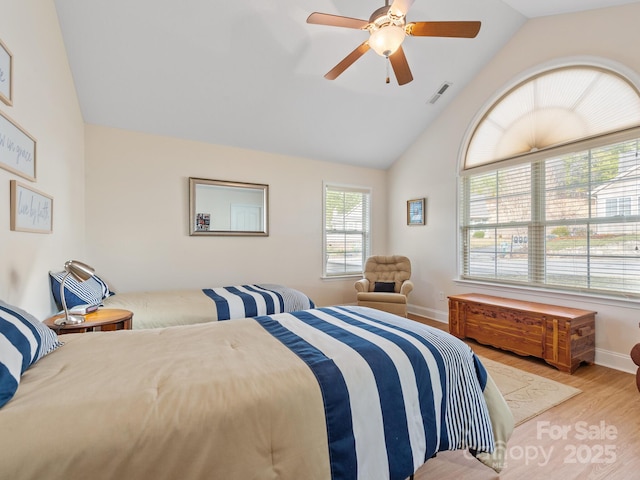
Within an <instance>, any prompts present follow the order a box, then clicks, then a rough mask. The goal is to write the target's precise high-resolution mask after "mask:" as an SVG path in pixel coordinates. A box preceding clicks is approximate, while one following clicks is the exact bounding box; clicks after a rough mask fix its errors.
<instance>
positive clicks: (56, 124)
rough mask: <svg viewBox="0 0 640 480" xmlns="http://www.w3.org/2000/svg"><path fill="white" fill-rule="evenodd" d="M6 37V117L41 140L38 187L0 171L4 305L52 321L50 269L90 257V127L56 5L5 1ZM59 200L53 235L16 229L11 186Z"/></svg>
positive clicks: (0, 23) (0, 13) (1, 28)
mask: <svg viewBox="0 0 640 480" xmlns="http://www.w3.org/2000/svg"><path fill="white" fill-rule="evenodd" d="M0 38H1V39H2V41H3V42H4V43H5V45H6V46H7V47H8V48H9V50H11V52H12V53H13V106H7V105H5V104H4V103H2V102H0V110H2V112H3V113H5V114H6V115H8V116H9V117H10V118H12V119H13V120H14V121H15V122H17V123H18V124H19V125H21V126H22V127H23V128H24V129H25V130H26V131H28V132H29V133H30V134H31V135H32V136H33V137H35V139H36V141H37V146H36V170H37V172H36V175H37V178H36V182H31V181H29V180H26V179H22V178H21V177H18V176H17V175H14V174H12V173H10V172H8V171H6V170H4V169H0V298H2V299H3V300H4V301H6V302H9V303H12V304H14V305H18V306H20V307H22V308H24V309H26V310H27V311H29V312H31V313H33V314H34V315H36V316H37V317H38V318H41V319H44V318H45V317H47V316H48V315H49V314H51V313H52V312H53V308H54V307H53V301H52V297H51V293H50V290H49V283H48V275H47V272H48V271H49V270H61V269H62V266H63V264H64V262H65V261H66V260H68V259H70V258H73V257H80V258H82V257H83V256H84V228H85V221H84V217H85V209H84V123H83V120H82V116H81V114H80V108H79V106H78V100H77V97H76V93H75V87H74V84H73V79H72V77H71V72H70V69H69V65H68V62H67V56H66V52H65V49H64V45H63V41H62V35H61V33H60V28H59V25H58V18H57V15H56V11H55V7H54V5H53V1H50V0H20V1H16V0H0ZM10 180H18V181H20V182H21V183H24V184H28V185H30V186H32V187H33V188H35V189H37V190H39V191H42V192H44V193H46V194H48V195H50V196H52V197H53V199H54V200H53V233H52V234H39V233H23V232H13V231H10V229H9V182H10Z"/></svg>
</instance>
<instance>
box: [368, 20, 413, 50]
mask: <svg viewBox="0 0 640 480" xmlns="http://www.w3.org/2000/svg"><path fill="white" fill-rule="evenodd" d="M405 35H406V33H405V31H404V28H402V27H398V26H396V25H387V26H384V27H381V28H380V29H378V30H375V31H373V32H371V36H370V37H369V46H370V47H371V48H372V49H373V50H374V51H375V52H376V53H377V54H378V55H381V56H383V57H388V56H390V55H393V54H394V53H395V51H396V50H398V47H400V45H402V42H403V41H404V37H405Z"/></svg>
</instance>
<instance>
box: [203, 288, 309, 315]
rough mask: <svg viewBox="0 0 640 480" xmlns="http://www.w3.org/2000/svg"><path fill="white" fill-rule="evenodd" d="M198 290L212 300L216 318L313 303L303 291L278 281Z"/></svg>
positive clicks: (292, 308) (288, 309)
mask: <svg viewBox="0 0 640 480" xmlns="http://www.w3.org/2000/svg"><path fill="white" fill-rule="evenodd" d="M202 291H203V292H204V294H205V295H206V296H208V297H209V298H210V299H211V300H213V301H214V302H215V304H216V311H217V313H218V315H217V317H218V320H229V319H231V318H244V317H256V316H258V315H273V314H274V313H282V312H295V311H297V310H305V309H307V308H314V306H315V305H314V303H313V301H312V300H311V299H310V298H308V297H307V296H306V295H304V294H302V293H301V292H299V291H298V290H294V289H292V288H287V287H283V286H282V285H239V286H236V287H220V288H205V289H203V290H202Z"/></svg>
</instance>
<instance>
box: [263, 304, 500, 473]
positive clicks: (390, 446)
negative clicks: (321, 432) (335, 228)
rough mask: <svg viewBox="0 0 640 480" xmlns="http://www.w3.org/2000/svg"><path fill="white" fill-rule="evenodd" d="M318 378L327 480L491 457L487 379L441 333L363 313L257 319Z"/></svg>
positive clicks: (465, 351)
mask: <svg viewBox="0 0 640 480" xmlns="http://www.w3.org/2000/svg"><path fill="white" fill-rule="evenodd" d="M255 320H256V321H257V322H259V323H260V325H262V326H263V327H264V328H265V329H266V330H267V331H268V332H270V333H271V334H272V335H273V336H274V337H276V338H277V339H279V340H280V341H281V342H282V343H283V344H284V345H286V346H287V347H288V348H289V349H290V350H292V351H293V352H294V353H296V354H297V355H298V357H299V358H301V359H302V360H303V361H304V362H306V364H307V365H308V366H309V368H310V369H311V370H312V371H313V373H314V374H315V376H316V378H317V381H318V383H319V385H320V389H321V392H322V396H323V403H324V408H325V419H326V427H327V435H328V441H329V460H330V464H331V473H332V479H334V480H338V479H363V480H364V479H366V480H371V479H387V478H388V479H405V478H407V477H408V476H409V475H411V474H412V473H414V472H415V471H416V470H417V469H418V468H419V467H420V466H421V465H422V464H423V463H424V462H425V461H427V460H428V459H429V458H431V457H432V456H434V455H435V454H436V452H439V451H444V450H455V449H463V448H465V449H470V450H471V451H475V452H492V451H493V450H494V447H495V446H494V436H493V431H492V426H491V420H490V418H489V413H488V409H487V405H486V402H485V399H484V396H483V392H482V391H483V389H484V384H485V381H486V378H487V377H486V371H485V370H484V367H483V366H482V364H481V363H480V361H479V360H478V358H477V357H476V356H475V355H474V354H473V352H472V351H471V350H470V348H469V347H468V346H467V345H465V344H464V343H463V342H461V341H459V340H458V339H456V338H454V337H452V336H450V335H448V334H447V333H445V332H442V331H440V330H437V329H433V328H430V327H427V326H425V325H422V324H418V323H416V322H412V321H411V320H407V319H404V318H400V317H396V316H392V315H388V314H386V313H384V312H378V311H376V310H372V309H366V308H361V307H331V308H319V309H315V310H310V311H300V312H293V313H290V314H283V315H277V316H275V317H268V316H260V317H257V318H256V319H255Z"/></svg>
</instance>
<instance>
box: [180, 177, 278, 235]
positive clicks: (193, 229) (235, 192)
mask: <svg viewBox="0 0 640 480" xmlns="http://www.w3.org/2000/svg"><path fill="white" fill-rule="evenodd" d="M189 235H255V236H264V237H266V236H268V235H269V185H264V184H259V183H243V182H227V181H223V180H208V179H205V178H193V177H189Z"/></svg>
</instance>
